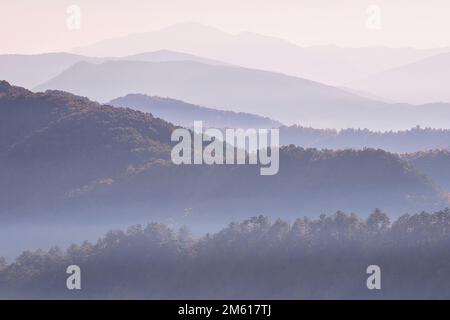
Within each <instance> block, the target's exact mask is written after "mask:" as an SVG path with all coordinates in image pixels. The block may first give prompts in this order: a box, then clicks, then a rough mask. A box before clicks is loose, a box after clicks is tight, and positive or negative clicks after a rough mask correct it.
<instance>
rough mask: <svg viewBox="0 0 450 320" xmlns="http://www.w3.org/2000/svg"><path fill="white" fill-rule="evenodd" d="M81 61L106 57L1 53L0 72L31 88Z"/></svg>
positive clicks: (99, 59) (94, 61)
mask: <svg viewBox="0 0 450 320" xmlns="http://www.w3.org/2000/svg"><path fill="white" fill-rule="evenodd" d="M79 61H88V62H93V63H96V62H102V61H104V59H102V58H91V57H86V56H81V55H76V54H71V53H43V54H36V55H24V54H4V55H0V73H1V76H2V78H3V79H8V81H11V82H12V83H14V84H17V85H19V86H22V87H25V88H29V89H31V88H33V87H35V86H37V85H39V84H41V83H42V82H45V81H47V80H49V79H51V78H53V77H55V76H57V75H58V74H60V73H61V72H63V71H64V70H66V69H67V68H68V67H70V66H71V65H73V64H74V63H76V62H79Z"/></svg>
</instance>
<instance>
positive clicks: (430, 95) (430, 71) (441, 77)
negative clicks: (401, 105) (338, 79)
mask: <svg viewBox="0 0 450 320" xmlns="http://www.w3.org/2000/svg"><path fill="white" fill-rule="evenodd" d="M449 83H450V53H443V54H439V55H435V56H432V57H428V58H426V59H423V60H420V61H417V62H414V63H410V64H407V65H404V66H400V67H397V68H394V69H390V70H387V71H384V72H382V73H379V74H376V75H373V76H370V77H368V78H365V79H362V80H359V81H356V82H353V83H351V84H350V85H351V86H352V87H353V88H357V89H361V90H365V91H369V92H371V93H373V94H376V95H378V96H380V97H383V98H386V99H390V100H393V101H398V102H409V103H414V104H427V103H431V102H450V90H449V89H448V84H449Z"/></svg>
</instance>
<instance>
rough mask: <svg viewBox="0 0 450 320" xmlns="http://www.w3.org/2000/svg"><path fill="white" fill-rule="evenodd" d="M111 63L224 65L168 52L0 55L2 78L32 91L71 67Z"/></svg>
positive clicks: (189, 55)
mask: <svg viewBox="0 0 450 320" xmlns="http://www.w3.org/2000/svg"><path fill="white" fill-rule="evenodd" d="M111 60H113V61H114V60H130V61H147V62H164V61H196V62H201V63H205V64H212V65H227V64H226V63H224V62H220V61H216V60H212V59H206V58H201V57H197V56H195V55H192V54H187V53H181V52H174V51H169V50H158V51H152V52H144V53H139V54H135V55H131V56H128V57H111V56H108V55H106V56H105V57H101V58H95V57H87V56H82V55H76V54H71V53H64V52H55V53H43V54H36V55H24V54H3V55H0V73H1V76H2V78H3V79H7V80H8V81H10V82H11V83H14V84H16V85H19V86H22V87H25V88H28V89H32V88H34V87H35V86H37V85H39V84H42V83H43V82H45V81H48V80H50V79H51V78H53V77H56V76H57V75H59V74H60V73H61V72H63V71H64V70H66V69H67V68H69V67H71V66H72V65H73V64H75V63H77V62H80V61H85V62H91V63H101V62H105V61H111Z"/></svg>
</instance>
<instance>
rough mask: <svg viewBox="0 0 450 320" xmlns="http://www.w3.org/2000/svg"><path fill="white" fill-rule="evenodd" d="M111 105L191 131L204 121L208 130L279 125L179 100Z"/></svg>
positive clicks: (137, 99)
mask: <svg viewBox="0 0 450 320" xmlns="http://www.w3.org/2000/svg"><path fill="white" fill-rule="evenodd" d="M109 104H111V105H113V106H116V107H128V108H131V109H135V110H140V111H143V112H149V113H151V114H153V115H154V116H155V117H158V118H162V119H164V120H166V121H169V122H171V123H174V124H177V125H180V126H183V127H192V126H193V124H194V121H197V120H202V121H203V125H204V126H205V127H214V128H256V129H258V128H277V127H280V126H281V125H282V124H281V123H280V122H278V121H275V120H272V119H269V118H265V117H260V116H257V115H254V114H249V113H243V112H239V113H236V112H232V111H223V110H217V109H211V108H206V107H201V106H197V105H194V104H191V103H186V102H183V101H180V100H175V99H170V98H161V97H151V96H147V95H142V94H128V95H126V96H124V97H120V98H117V99H114V100H112V101H110V102H109Z"/></svg>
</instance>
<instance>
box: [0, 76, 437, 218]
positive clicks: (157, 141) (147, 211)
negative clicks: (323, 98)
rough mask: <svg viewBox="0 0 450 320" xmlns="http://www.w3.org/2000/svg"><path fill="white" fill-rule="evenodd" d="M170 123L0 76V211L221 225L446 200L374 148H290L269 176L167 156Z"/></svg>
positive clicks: (21, 214) (391, 156)
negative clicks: (262, 216) (255, 217)
mask: <svg viewBox="0 0 450 320" xmlns="http://www.w3.org/2000/svg"><path fill="white" fill-rule="evenodd" d="M174 128H175V127H174V126H173V125H172V124H170V123H168V122H166V121H163V120H161V119H158V118H155V117H153V116H152V115H151V114H149V113H143V112H139V111H135V110H131V109H124V108H115V107H112V106H107V105H101V104H98V103H95V102H92V101H90V100H88V99H86V98H82V97H79V96H75V95H72V94H70V93H66V92H61V91H47V92H45V93H33V92H30V91H28V90H25V89H22V88H18V87H14V86H11V85H9V84H8V83H7V82H1V83H0V130H1V132H0V133H1V134H0V163H1V165H0V177H1V179H0V185H1V190H2V193H1V194H0V216H1V217H2V218H6V217H9V218H12V219H15V218H17V217H27V218H28V219H29V218H32V217H37V216H45V215H51V217H52V221H55V220H56V219H64V218H65V217H67V216H71V217H76V220H77V221H88V220H89V221H92V220H93V219H97V218H101V217H105V218H106V219H108V221H112V220H113V219H114V218H115V217H116V218H117V217H122V218H123V216H124V215H125V216H126V217H127V219H129V218H130V217H132V216H142V217H146V218H149V217H152V218H155V217H161V216H163V217H166V218H167V217H178V218H180V217H185V218H186V219H193V220H195V219H198V221H202V222H205V221H208V220H210V221H211V220H213V221H214V222H216V223H219V222H225V221H226V222H229V221H230V220H231V219H233V218H235V217H242V216H243V215H251V214H254V213H258V212H259V213H261V212H271V213H272V214H273V215H279V216H290V215H291V214H294V213H295V214H302V215H303V214H306V215H314V214H319V213H321V212H329V211H334V210H338V209H343V210H349V211H358V212H369V211H371V210H372V209H373V208H375V207H383V208H385V209H386V210H390V211H391V212H394V213H400V212H404V211H409V210H414V211H417V210H421V209H429V208H432V207H434V206H437V205H442V203H443V202H442V201H443V200H442V198H441V197H440V194H439V193H440V191H439V190H437V189H436V188H435V187H434V185H433V184H432V183H431V182H430V180H428V179H427V178H426V177H425V176H423V175H422V174H420V173H419V172H418V171H416V170H415V169H414V168H413V167H412V166H411V165H409V164H407V163H406V162H404V161H403V160H402V159H401V158H400V157H398V156H396V155H394V154H390V153H388V152H385V151H382V150H373V149H366V150H361V151H352V150H345V151H318V150H316V149H303V148H299V147H295V146H293V145H292V146H287V147H283V148H282V149H281V152H280V153H281V154H280V171H279V173H278V174H277V175H275V176H260V171H259V167H258V166H251V165H223V166H220V165H216V166H206V165H181V166H176V165H173V164H172V162H171V160H170V150H171V145H172V143H171V141H170V135H171V132H172V130H173V129H174ZM86 219H87V220H86Z"/></svg>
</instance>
